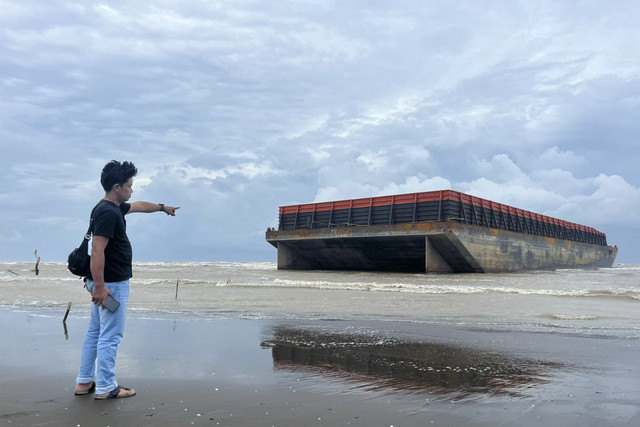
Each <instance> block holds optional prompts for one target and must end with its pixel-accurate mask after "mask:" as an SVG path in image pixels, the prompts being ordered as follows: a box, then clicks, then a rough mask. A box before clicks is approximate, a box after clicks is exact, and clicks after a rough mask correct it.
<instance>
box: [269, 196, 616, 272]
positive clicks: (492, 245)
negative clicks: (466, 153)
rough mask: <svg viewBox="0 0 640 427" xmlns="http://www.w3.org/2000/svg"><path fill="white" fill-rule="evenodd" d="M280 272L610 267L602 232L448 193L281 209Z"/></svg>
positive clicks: (275, 241)
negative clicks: (282, 270)
mask: <svg viewBox="0 0 640 427" xmlns="http://www.w3.org/2000/svg"><path fill="white" fill-rule="evenodd" d="M266 240H267V242H269V243H271V244H272V245H273V246H275V247H276V248H277V250H278V269H284V270H364V271H402V272H426V273H429V272H438V273H445V272H478V273H489V272H507V271H520V270H549V269H556V268H600V267H611V266H612V265H613V262H614V260H615V258H616V255H617V253H618V248H617V247H615V246H613V247H612V246H608V245H607V237H606V235H605V234H604V233H602V232H600V231H598V230H596V229H594V228H591V227H586V226H584V225H579V224H574V223H571V222H567V221H563V220H560V219H556V218H551V217H548V216H545V215H540V214H536V213H533V212H529V211H525V210H522V209H517V208H514V207H511V206H507V205H503V204H501V203H496V202H492V201H489V200H485V199H481V198H479V197H474V196H470V195H468V194H464V193H460V192H457V191H453V190H443V191H431V192H423V193H413V194H401V195H394V196H381V197H370V198H363V199H353V200H341V201H334V202H324V203H308V204H301V205H292V206H281V207H280V215H279V225H278V229H277V230H274V229H268V230H267V233H266Z"/></svg>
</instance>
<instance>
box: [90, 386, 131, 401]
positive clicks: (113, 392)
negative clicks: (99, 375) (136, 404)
mask: <svg viewBox="0 0 640 427" xmlns="http://www.w3.org/2000/svg"><path fill="white" fill-rule="evenodd" d="M120 390H127V391H129V390H131V389H130V388H127V387H121V386H118V387H116V388H114V389H113V390H111V391H110V392H109V393H105V394H96V396H95V397H94V399H95V400H105V399H124V398H125V397H131V396H135V395H136V392H135V391H134V392H133V394H128V395H126V396H118V395H119V394H120Z"/></svg>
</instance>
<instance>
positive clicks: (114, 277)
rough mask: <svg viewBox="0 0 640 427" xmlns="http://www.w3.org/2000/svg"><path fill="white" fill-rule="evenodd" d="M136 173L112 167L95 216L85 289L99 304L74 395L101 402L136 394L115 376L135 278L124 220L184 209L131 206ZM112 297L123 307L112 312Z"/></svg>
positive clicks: (105, 172)
mask: <svg viewBox="0 0 640 427" xmlns="http://www.w3.org/2000/svg"><path fill="white" fill-rule="evenodd" d="M137 173H138V170H137V169H136V167H135V166H134V165H133V163H131V162H118V161H116V160H112V161H111V162H109V163H107V164H106V165H105V167H104V168H103V169H102V174H101V175H100V183H101V184H102V187H103V188H104V191H105V196H104V198H103V199H102V200H100V201H99V202H98V204H97V205H96V206H95V207H94V208H93V210H92V211H91V220H92V222H93V241H92V243H91V274H90V275H89V277H87V281H86V287H87V290H88V291H89V292H91V301H92V302H93V304H94V305H93V306H92V308H91V320H90V322H89V329H88V330H87V335H86V337H85V340H84V345H83V347H82V359H81V363H80V373H79V374H78V378H77V379H76V382H77V385H76V390H75V394H76V395H86V394H89V393H91V392H92V391H94V390H95V392H96V395H95V398H96V399H98V400H101V399H115V398H123V397H131V396H134V395H135V394H136V392H135V391H134V390H132V389H130V388H127V387H122V386H120V385H118V383H117V382H116V376H115V367H116V354H117V352H118V347H119V345H120V341H122V337H123V334H124V327H125V321H126V314H127V305H128V303H129V279H130V278H131V276H132V266H131V264H132V256H133V252H132V249H131V244H130V243H129V238H128V237H127V233H126V221H125V219H124V216H125V215H126V214H129V213H132V212H145V213H151V212H164V213H166V214H167V215H171V216H175V214H176V210H178V209H180V208H179V207H173V206H165V205H163V204H156V203H149V202H133V203H127V201H128V200H129V198H130V197H131V193H133V189H132V186H133V177H134V176H136V175H137ZM109 296H110V298H109V299H115V300H116V301H117V302H119V303H120V306H119V307H117V308H116V309H114V310H113V311H110V310H109V309H107V308H105V305H106V304H107V300H108V298H107V297H109ZM109 302H111V301H109ZM107 307H109V306H107ZM111 308H112V307H111ZM112 309H113V308H112ZM96 364H97V369H96Z"/></svg>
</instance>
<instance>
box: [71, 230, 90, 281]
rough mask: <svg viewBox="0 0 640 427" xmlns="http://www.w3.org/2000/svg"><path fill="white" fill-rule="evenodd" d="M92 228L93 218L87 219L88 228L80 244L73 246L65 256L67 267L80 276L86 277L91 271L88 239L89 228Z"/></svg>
mask: <svg viewBox="0 0 640 427" xmlns="http://www.w3.org/2000/svg"><path fill="white" fill-rule="evenodd" d="M92 228H93V218H91V220H90V221H89V229H88V230H87V234H85V235H84V238H83V239H82V243H80V246H79V247H77V248H75V249H74V250H73V251H71V253H70V254H69V258H67V268H68V269H69V271H70V272H72V273H73V274H75V275H76V276H80V277H87V276H88V275H89V273H90V272H91V255H89V240H91V230H92Z"/></svg>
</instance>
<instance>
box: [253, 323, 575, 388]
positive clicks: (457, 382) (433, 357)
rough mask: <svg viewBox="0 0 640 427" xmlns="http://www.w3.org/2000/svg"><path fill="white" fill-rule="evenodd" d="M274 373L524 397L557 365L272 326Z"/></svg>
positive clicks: (445, 346)
mask: <svg viewBox="0 0 640 427" xmlns="http://www.w3.org/2000/svg"><path fill="white" fill-rule="evenodd" d="M262 345H263V346H264V347H270V348H271V349H272V356H273V362H274V366H275V368H276V369H277V370H288V371H294V372H295V371H302V372H305V373H307V374H309V373H311V374H313V375H319V376H327V377H331V378H333V379H339V380H342V381H345V382H348V383H349V384H350V385H351V386H356V387H362V388H367V389H380V388H392V389H395V390H404V391H422V390H424V391H428V392H429V393H431V394H440V395H446V396H447V397H448V398H451V397H452V396H451V395H452V394H454V395H456V397H458V398H462V397H468V396H471V395H486V394H489V395H499V394H500V395H509V396H513V397H525V396H526V395H527V393H526V390H527V389H530V388H532V387H537V386H539V385H542V384H544V383H546V382H547V381H548V379H549V377H550V375H551V374H552V372H553V371H555V370H558V369H559V368H561V367H562V365H561V364H558V363H553V362H548V361H540V360H534V359H527V358H522V357H515V356H513V355H510V354H507V353H498V352H492V351H486V350H481V349H477V348H470V347H462V346H455V345H451V344H443V343H438V342H408V341H401V340H398V339H394V338H389V337H382V336H377V335H375V334H346V333H327V332H326V331H313V330H310V329H298V328H291V327H276V328H274V329H273V331H272V336H271V337H270V338H269V339H267V340H266V341H264V342H263V343H262Z"/></svg>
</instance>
